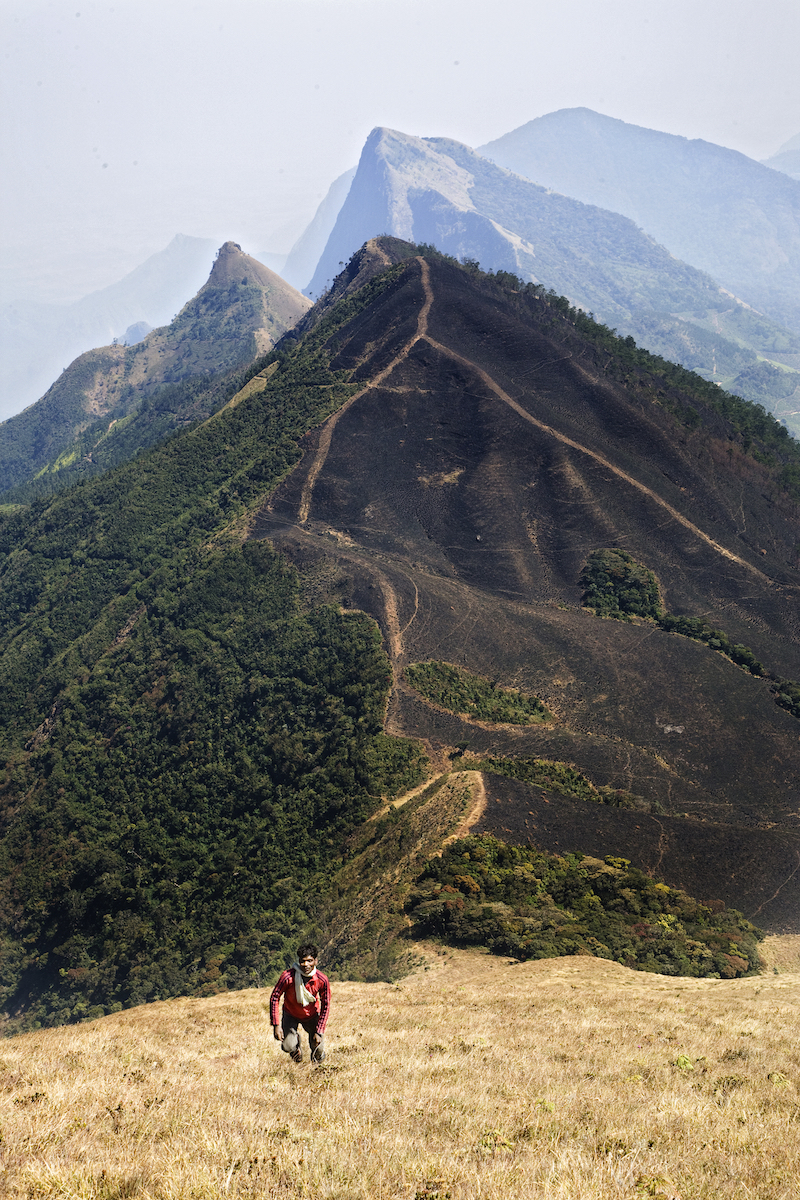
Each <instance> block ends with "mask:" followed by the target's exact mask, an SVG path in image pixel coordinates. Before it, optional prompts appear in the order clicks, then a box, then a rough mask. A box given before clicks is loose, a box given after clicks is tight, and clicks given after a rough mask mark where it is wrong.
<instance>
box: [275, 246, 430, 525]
mask: <svg viewBox="0 0 800 1200" xmlns="http://www.w3.org/2000/svg"><path fill="white" fill-rule="evenodd" d="M417 262H418V263H419V264H420V267H421V268H422V288H423V291H424V293H425V300H424V303H423V305H422V308H421V309H420V310H419V314H418V316H417V329H416V332H415V333H414V336H413V337H412V338H411V339H410V340H409V341H408V342H407V343H406V345H405V346H404V347H403V349H402V350H401V351H400V352H399V353H398V354H397V355H395V357H394V358H393V359H392V361H391V362H390V363H389V365H388V366H387V367H384V368H383V370H382V371H379V372H378V374H377V375H376V376H375V377H374V379H371V380H370V381H369V383H368V384H367V385H366V386H365V387H363V388H362V389H361V391H360V392H356V394H355V396H351V397H350V399H349V400H346V401H345V403H344V404H343V405H342V407H341V408H339V409H337V411H336V412H335V413H333V414H332V415H331V416H330V417H328V420H327V421H326V422H325V425H324V427H323V430H322V435H321V437H320V439H319V445H318V446H317V453H316V455H315V456H314V461H313V463H312V464H311V467H310V468H309V472H308V475H307V476H306V480H305V483H304V484H303V491H302V495H301V497H300V508H299V511H298V514H297V520H298V522H299V523H300V524H301V525H305V523H306V521H307V520H308V514H309V512H310V509H311V498H312V495H313V492H314V485H315V484H316V482H317V479H318V477H319V473H320V471H321V470H322V468H323V467H324V466H325V460H326V459H327V457H328V451H329V450H330V448H331V438H332V437H333V431H334V429H335V428H336V426H337V424H338V422H339V418H340V417H342V416H344V414H345V413H346V412H347V410H348V408H350V407H351V406H352V405H353V404H355V402H356V400H360V399H361V397H362V396H364V395H365V394H366V393H367V392H368V391H369V390H370V389H371V388H374V387H378V386H379V384H381V383H383V381H384V379H386V377H387V375H390V374H391V373H392V371H393V370H394V369H395V367H396V366H398V365H399V364H400V363H401V362H403V360H404V359H405V358H406V357H407V356H408V353H409V351H410V350H411V348H412V347H413V346H415V345H416V344H417V342H418V341H420V340H421V339H422V338H424V337H425V336H426V335H427V332H428V313H429V312H430V311H431V304H432V303H433V292H432V290H431V283H430V267H429V266H428V264H427V263H426V261H425V259H424V258H418V259H417Z"/></svg>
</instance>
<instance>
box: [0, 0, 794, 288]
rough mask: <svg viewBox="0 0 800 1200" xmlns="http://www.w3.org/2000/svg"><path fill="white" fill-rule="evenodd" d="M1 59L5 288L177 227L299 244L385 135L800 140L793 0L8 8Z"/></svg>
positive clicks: (55, 278)
mask: <svg viewBox="0 0 800 1200" xmlns="http://www.w3.org/2000/svg"><path fill="white" fill-rule="evenodd" d="M0 57H1V58H2V63H3V70H2V93H1V95H0V102H1V103H2V112H0V155H1V156H2V160H1V161H2V173H1V177H2V180H3V182H2V185H0V187H2V197H1V200H2V209H0V284H2V286H3V292H4V294H5V295H6V296H8V295H9V294H11V295H19V294H28V295H31V296H33V297H36V296H38V297H41V298H51V299H54V300H69V299H75V298H77V297H78V296H80V295H83V294H85V293H86V292H88V291H91V290H93V289H94V288H96V287H101V286H104V285H105V284H108V283H113V282H115V281H116V280H117V279H119V278H120V277H121V276H122V275H123V274H124V273H125V272H126V271H128V270H130V269H132V268H133V267H134V266H137V265H138V264H139V263H140V262H141V261H143V259H144V258H146V257H147V255H148V254H151V253H153V252H154V251H156V250H160V249H162V248H163V247H164V246H166V244H167V243H168V242H169V241H170V240H171V239H172V237H173V236H174V235H175V234H176V233H186V234H191V235H194V236H198V237H213V238H215V239H218V240H219V241H220V242H222V241H223V240H225V239H227V238H232V239H233V240H235V241H238V242H240V243H241V244H242V245H243V246H244V248H245V249H246V250H250V251H253V252H257V251H262V250H273V251H276V252H281V251H286V250H288V249H289V247H290V246H291V243H292V242H293V241H294V239H295V237H296V236H297V235H298V234H299V233H300V232H301V231H302V229H303V228H304V226H305V225H306V223H307V222H308V221H309V220H310V218H311V217H312V215H313V213H314V210H315V208H316V205H317V204H318V202H319V200H320V199H321V197H322V196H323V195H324V193H325V192H326V191H327V188H328V185H329V184H330V182H331V181H332V180H333V179H334V178H335V177H336V176H337V175H339V174H340V173H341V172H342V171H344V170H346V168H347V167H349V166H351V165H353V164H355V163H356V162H357V160H358V156H359V153H360V150H361V146H362V144H363V142H364V140H365V138H366V136H367V134H368V133H369V131H370V129H372V128H373V126H375V125H388V126H391V127H392V128H395V129H400V130H402V131H404V132H406V133H411V134H417V135H420V136H423V137H426V136H443V137H453V138H457V139H459V140H460V141H464V142H467V143H468V144H469V145H472V146H476V145H480V144H481V143H482V142H486V141H488V140H490V139H492V138H495V137H498V136H499V135H501V134H503V133H506V132H508V131H509V130H511V129H514V128H516V127H517V126H519V125H522V124H524V123H525V122H526V121H529V120H531V119H532V118H534V117H537V116H542V115H543V114H545V113H548V112H552V111H554V110H556V109H559V108H570V107H577V106H585V107H588V108H592V109H594V110H595V111H597V112H601V113H605V114H608V115H609V116H612V117H618V118H621V119H622V120H625V121H629V122H632V123H633V124H637V125H644V126H648V127H649V128H652V129H660V130H665V131H667V132H669V133H676V134H683V135H684V136H686V137H690V138H705V139H706V140H707V141H712V142H718V143H720V144H722V145H724V146H729V147H732V148H734V149H736V150H740V151H742V152H743V153H745V154H749V155H751V156H752V157H754V158H766V157H768V156H769V155H770V154H772V153H774V152H775V151H776V150H777V149H778V147H779V146H780V145H781V144H782V143H783V142H785V141H787V140H788V139H789V138H790V137H792V136H793V135H794V134H797V133H798V132H800V70H798V61H800V2H798V0H491V3H489V2H488V0H480V2H478V0H197V2H195V0H135V2H134V0H111V2H110V3H108V2H106V0H69V2H68V3H67V2H66V0H0ZM654 186H657V182H656V181H654Z"/></svg>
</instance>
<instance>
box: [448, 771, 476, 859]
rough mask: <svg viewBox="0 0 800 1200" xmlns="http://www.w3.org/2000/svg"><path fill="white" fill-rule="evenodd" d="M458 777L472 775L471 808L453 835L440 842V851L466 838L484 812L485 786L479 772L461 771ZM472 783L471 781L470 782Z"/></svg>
mask: <svg viewBox="0 0 800 1200" xmlns="http://www.w3.org/2000/svg"><path fill="white" fill-rule="evenodd" d="M459 774H460V775H474V776H475V780H474V783H473V790H472V807H471V808H470V810H469V812H468V813H467V815H466V816H465V817H464V820H463V821H462V822H461V824H460V825H459V827H458V829H457V830H456V831H455V833H451V834H450V836H449V837H448V838H445V840H444V841H443V842H442V849H444V847H445V846H449V845H450V843H451V842H457V841H458V839H459V838H463V837H468V836H469V834H470V833H471V831H472V829H473V826H475V825H477V823H478V821H480V819H481V817H482V816H483V814H484V813H485V812H486V784H485V783H484V781H483V773H482V772H481V771H461V772H459ZM470 782H472V780H471V781H470Z"/></svg>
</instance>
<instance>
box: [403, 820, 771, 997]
mask: <svg viewBox="0 0 800 1200" xmlns="http://www.w3.org/2000/svg"><path fill="white" fill-rule="evenodd" d="M407 909H408V910H409V911H410V914H411V916H412V918H413V920H414V932H415V933H416V934H417V935H418V936H433V937H438V938H441V939H442V940H443V941H446V942H450V943H453V944H456V945H462V946H486V947H488V948H489V949H490V950H491V951H492V952H493V953H495V954H509V955H512V956H513V957H515V958H519V959H528V958H553V957H557V956H560V955H567V954H593V955H596V956H597V957H599V958H608V959H612V960H613V961H615V962H620V963H624V964H625V966H628V967H634V968H636V969H638V970H642V971H654V972H658V973H659V974H663V975H690V976H706V977H710V978H720V977H721V978H723V979H734V978H738V977H739V976H742V975H746V974H749V973H751V972H754V971H756V970H758V967H759V956H758V948H757V944H758V941H759V940H760V939H761V937H762V936H763V935H762V934H761V933H760V931H759V930H758V929H756V927H755V926H754V925H751V923H750V922H749V921H747V920H745V918H744V917H743V916H742V915H741V913H738V912H736V911H734V910H726V909H725V907H724V906H723V905H722V904H721V902H720V903H714V904H708V905H704V904H699V903H698V902H697V901H696V900H693V899H692V898H691V897H689V896H687V895H686V893H685V892H681V891H678V890H677V889H675V888H670V887H667V885H666V884H663V883H656V882H654V881H653V880H652V879H650V878H649V877H648V876H647V875H645V874H644V873H643V872H642V871H639V870H637V869H636V868H635V867H632V866H631V864H630V863H629V862H628V860H627V859H624V858H613V857H608V858H606V859H605V860H604V861H602V862H601V861H600V860H599V859H595V858H587V857H584V856H583V855H580V854H567V855H564V856H563V857H562V856H560V855H555V854H546V853H544V852H542V851H539V850H534V849H532V848H530V847H524V846H509V845H506V844H505V843H503V842H499V841H497V840H496V839H495V838H492V837H490V836H488V835H483V836H481V837H469V838H464V839H462V840H461V841H457V842H454V843H453V844H452V845H450V846H448V848H447V849H446V850H445V852H444V854H443V855H442V856H441V858H433V859H431V861H430V862H429V863H428V865H427V866H426V868H425V870H424V871H423V872H422V874H421V875H420V876H419V878H418V879H417V882H416V886H415V888H414V890H413V891H412V893H411V895H410V897H409V901H408V904H407Z"/></svg>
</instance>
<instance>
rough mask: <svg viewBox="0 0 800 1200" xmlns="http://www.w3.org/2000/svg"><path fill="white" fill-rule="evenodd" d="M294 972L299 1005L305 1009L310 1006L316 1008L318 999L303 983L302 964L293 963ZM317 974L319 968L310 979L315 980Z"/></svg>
mask: <svg viewBox="0 0 800 1200" xmlns="http://www.w3.org/2000/svg"><path fill="white" fill-rule="evenodd" d="M292 970H293V971H294V994H295V999H296V1000H297V1003H298V1004H302V1005H303V1007H304V1008H306V1007H307V1006H308V1005H309V1004H313V1005H315V1006H316V1003H317V997H316V996H315V995H314V993H313V992H310V991H309V990H308V988H307V987H306V985H305V984H304V983H303V972H302V971H301V970H300V963H297V962H293V963H292ZM316 973H317V968H316V967H314V970H313V971H312V972H311V974H310V975H309V976H308V978H309V979H313V978H314V976H315V975H316Z"/></svg>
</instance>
